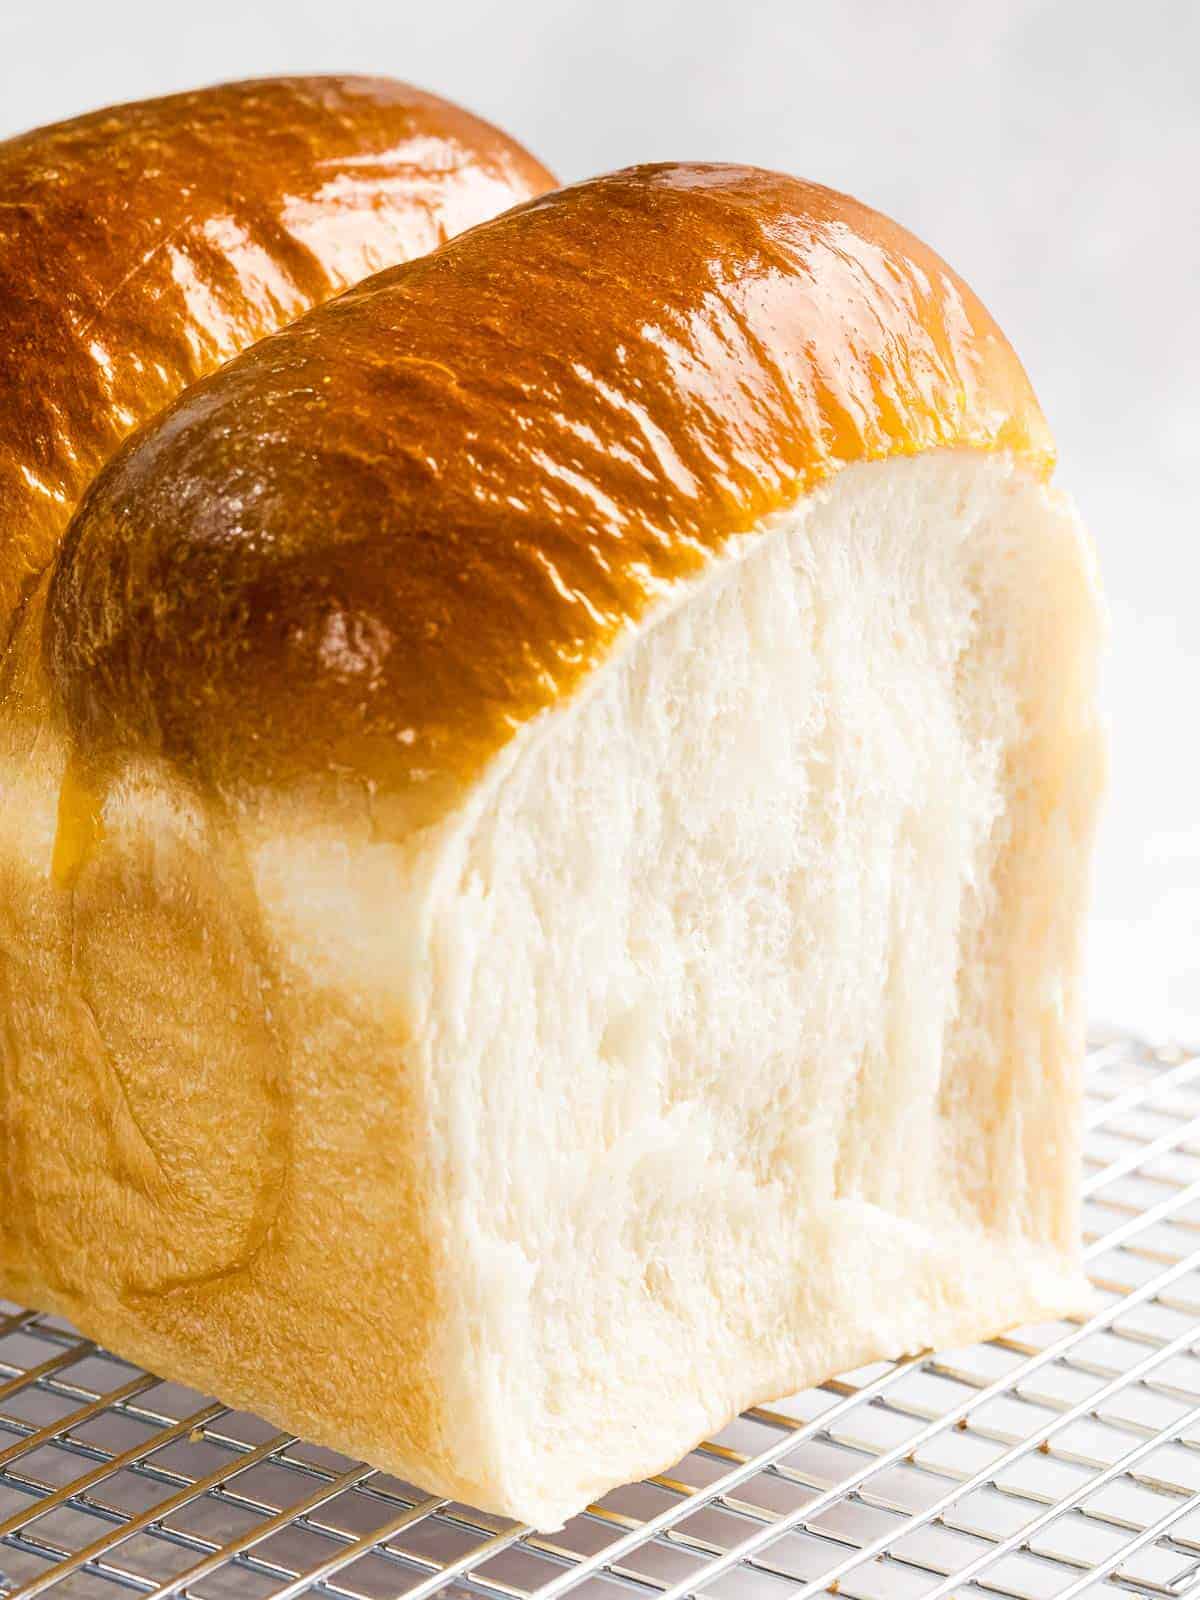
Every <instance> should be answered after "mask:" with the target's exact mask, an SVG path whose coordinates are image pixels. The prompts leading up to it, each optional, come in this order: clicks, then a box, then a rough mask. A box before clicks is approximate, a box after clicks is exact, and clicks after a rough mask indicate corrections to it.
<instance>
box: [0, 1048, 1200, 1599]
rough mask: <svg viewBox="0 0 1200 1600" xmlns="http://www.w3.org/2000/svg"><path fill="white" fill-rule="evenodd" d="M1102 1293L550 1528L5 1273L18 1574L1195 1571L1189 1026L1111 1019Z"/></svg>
mask: <svg viewBox="0 0 1200 1600" xmlns="http://www.w3.org/2000/svg"><path fill="white" fill-rule="evenodd" d="M1089 1069H1090V1070H1089V1073H1088V1100H1087V1127H1088V1136H1087V1162H1088V1167H1087V1177H1086V1183H1085V1194H1086V1204H1085V1230H1086V1239H1087V1250H1088V1259H1089V1264H1090V1268H1091V1272H1092V1276H1093V1279H1094V1281H1095V1284H1096V1287H1097V1289H1098V1291H1099V1302H1098V1303H1099V1309H1098V1310H1096V1311H1095V1313H1094V1315H1092V1316H1090V1317H1089V1318H1087V1319H1086V1320H1082V1319H1080V1320H1076V1321H1069V1322H1060V1323H1054V1324H1052V1325H1050V1326H1046V1327H1037V1328H1023V1329H1021V1330H1019V1331H1018V1332H1016V1333H1013V1334H1010V1335H1008V1336H1006V1337H1004V1338H1000V1339H993V1340H991V1341H990V1342H989V1343H987V1344H983V1345H978V1346H975V1347H974V1348H972V1349H969V1350H955V1351H946V1352H943V1353H941V1354H939V1355H936V1356H923V1357H917V1358H915V1359H913V1360H908V1361H902V1362H898V1363H895V1364H881V1365H878V1366H874V1367H871V1368H868V1369H865V1370H863V1371H859V1372H854V1373H850V1374H847V1375H846V1376H844V1377H841V1378H836V1379H831V1380H830V1381H829V1382H828V1383H825V1384H822V1385H821V1386H820V1388H818V1389H813V1390H810V1391H808V1392H807V1393H805V1394H800V1395H795V1396H793V1397H792V1398H791V1399H789V1400H785V1401H780V1402H777V1403H776V1404H775V1405H774V1406H771V1407H760V1408H758V1409H756V1410H753V1411H748V1412H746V1413H745V1414H744V1415H743V1416H741V1417H739V1418H738V1419H737V1421H735V1422H734V1423H732V1424H731V1425H730V1426H729V1427H728V1428H726V1429H724V1430H723V1431H722V1432H721V1433H719V1434H717V1435H716V1436H714V1437H713V1438H712V1439H711V1440H709V1441H707V1442H706V1443H705V1444H703V1445H701V1446H700V1447H699V1448H698V1449H696V1450H694V1451H692V1453H691V1454H690V1455H688V1456H687V1457H686V1458H685V1459H684V1460H683V1461H681V1462H679V1463H678V1465H677V1466H675V1467H673V1468H672V1469H671V1471H670V1472H668V1473H665V1474H663V1475H662V1476H661V1477H658V1478H654V1479H652V1480H650V1481H648V1482H646V1483H640V1484H634V1485H631V1486H629V1487H628V1488H625V1489H620V1490H617V1491H616V1492H615V1493H613V1494H611V1495H608V1496H606V1497H605V1499H604V1500H602V1501H601V1502H600V1503H599V1504H597V1505H594V1506H592V1507H590V1508H589V1510H588V1511H587V1512H586V1513H585V1514H584V1515H583V1516H580V1517H576V1518H575V1519H574V1520H573V1521H572V1522H571V1523H569V1524H568V1526H567V1527H566V1528H565V1529H564V1530H563V1531H562V1532H561V1533H556V1534H549V1535H546V1534H542V1535H539V1534H534V1533H532V1532H531V1531H529V1530H528V1529H524V1528H520V1527H515V1526H513V1525H512V1524H509V1523H504V1522H501V1521H500V1520H498V1519H496V1518H493V1517H489V1516H485V1515H484V1514H482V1513H481V1512H477V1511H474V1510H472V1509H470V1508H469V1507H467V1506H462V1505H457V1504H454V1503H453V1502H448V1501H446V1500H442V1499H438V1498H436V1497H431V1496H429V1495H427V1494H424V1493H423V1492H421V1491H420V1490H419V1489H417V1488H415V1487H414V1486H412V1485H411V1484H406V1483H401V1482H399V1481H398V1480H396V1479H395V1478H390V1477H387V1476H385V1475H384V1474H382V1473H379V1472H374V1471H372V1470H371V1469H370V1468H369V1467H365V1466H363V1465H361V1464H359V1463H357V1462H353V1461H349V1460H346V1459H345V1458H343V1457H340V1456H336V1455H334V1454H333V1453H332V1452H330V1451H328V1450H323V1449H319V1448H317V1447H315V1446H312V1445H307V1444H305V1443H303V1442H302V1441H300V1440H298V1439H296V1438H294V1437H293V1436H292V1435H290V1434H283V1433H277V1432H275V1431H274V1430H273V1429H271V1428H269V1427H268V1426H267V1425H266V1424H265V1423H262V1422H260V1421H259V1420H257V1419H256V1418H253V1417H249V1416H246V1415H244V1414H242V1413H237V1412H231V1411H229V1410H227V1409H226V1408H225V1407H223V1406H221V1405H219V1404H217V1403H216V1402H213V1401H209V1400H206V1399H204V1398H203V1397H201V1396H200V1395H197V1394H194V1393H192V1392H191V1391H189V1390H185V1389H182V1388H180V1387H178V1386H177V1385H174V1384H169V1383H161V1382H159V1381H158V1380H157V1379H155V1378H153V1377H151V1376H149V1375H148V1374H146V1373H143V1372H140V1371H138V1370H137V1369H136V1368H133V1367H130V1366H129V1365H128V1364H126V1363H124V1362H121V1361H118V1360H117V1359H116V1358H114V1357H113V1356H111V1355H108V1354H106V1353H105V1352H103V1351H100V1350H98V1349H96V1348H95V1346H93V1345H91V1344H89V1343H88V1342H87V1341H85V1340H83V1339H81V1338H80V1337H79V1335H78V1334H76V1333H75V1332H74V1331H73V1330H72V1329H71V1328H69V1327H68V1326H67V1325H66V1324H65V1323H63V1322H61V1321H59V1320H58V1319H56V1318H53V1317H48V1316H41V1315H38V1314H36V1313H33V1312H28V1311H23V1310H21V1309H20V1308H19V1307H16V1306H12V1305H9V1304H7V1303H5V1302H3V1301H0V1594H3V1595H5V1596H6V1597H12V1600H15V1597H16V1596H21V1597H32V1596H34V1595H38V1594H43V1593H46V1592H47V1591H50V1590H53V1591H54V1594H55V1600H116V1597H117V1595H118V1591H124V1592H125V1593H128V1591H129V1590H136V1591H138V1592H139V1593H141V1594H149V1595H153V1596H154V1597H156V1600H159V1597H163V1600H165V1597H167V1596H175V1595H179V1596H189V1597H195V1600H268V1597H271V1600H291V1597H292V1596H296V1595H300V1594H308V1593H310V1592H312V1593H320V1594H324V1595H328V1596H344V1597H347V1600H393V1597H397V1600H398V1597H400V1596H404V1597H405V1600H433V1597H435V1596H436V1597H437V1600H558V1597H559V1596H565V1595H567V1594H570V1595H571V1596H572V1597H573V1600H619V1597H620V1596H621V1595H626V1596H627V1595H628V1594H629V1593H630V1591H637V1592H640V1593H642V1594H643V1595H647V1596H654V1597H657V1600H685V1597H686V1596H690V1595H693V1594H698V1593H701V1592H702V1593H703V1594H704V1595H706V1596H708V1595H711V1596H713V1597H715V1600H785V1597H786V1600H804V1597H805V1596H808V1595H815V1594H820V1593H841V1594H842V1595H846V1596H851V1597H854V1600H858V1597H861V1600H937V1597H940V1596H950V1595H953V1596H955V1597H956V1600H984V1597H985V1596H993V1597H994V1596H1005V1597H1015V1600H1051V1597H1056V1600H1073V1597H1074V1596H1077V1595H1083V1594H1086V1595H1088V1596H1089V1597H1091V1596H1095V1597H1106V1596H1113V1597H1115V1596H1117V1595H1125V1596H1128V1595H1129V1594H1130V1593H1131V1592H1132V1593H1133V1594H1135V1595H1142V1596H1158V1597H1164V1596H1165V1597H1168V1600H1188V1597H1191V1596H1194V1595H1200V1358H1198V1356H1197V1347H1198V1346H1200V1055H1196V1054H1188V1053H1184V1052H1182V1051H1152V1050H1150V1049H1149V1048H1148V1047H1146V1046H1144V1045H1141V1044H1138V1043H1135V1042H1134V1041H1131V1040H1128V1039H1119V1038H1117V1039H1108V1040H1094V1041H1093V1044H1092V1047H1091V1050H1090V1055H1089Z"/></svg>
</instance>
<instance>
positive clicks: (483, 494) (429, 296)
mask: <svg viewBox="0 0 1200 1600" xmlns="http://www.w3.org/2000/svg"><path fill="white" fill-rule="evenodd" d="M939 446H966V447H972V448H980V449H1007V450H1010V451H1012V452H1014V453H1015V454H1016V455H1018V456H1019V457H1022V458H1024V459H1025V460H1026V461H1027V463H1029V464H1030V465H1031V467H1032V468H1033V469H1034V470H1035V471H1038V472H1040V473H1048V472H1049V470H1050V468H1051V465H1052V453H1051V445H1050V441H1049V436H1048V433H1047V431H1046V426H1045V423H1044V420H1043V418H1042V416H1041V413H1040V411H1039V409H1038V406H1037V402H1036V400H1035V398H1034V396H1033V394H1032V392H1031V390H1030V387H1029V384H1028V380H1027V379H1026V377H1025V374H1024V372H1023V371H1022V369H1021V367H1020V365H1019V363H1018V361H1017V359H1016V357H1015V355H1014V354H1013V352H1012V350H1011V349H1010V348H1009V346H1008V344H1007V343H1006V342H1005V340H1004V338H1003V337H1002V335H1001V334H1000V332H999V330H998V329H997V328H996V326H995V324H994V323H993V322H992V320H991V318H990V317H989V316H988V314H987V313H986V311H984V309H983V308H982V306H981V305H980V304H979V302H978V301H977V300H976V299H975V297H974V296H973V295H972V294H971V292H970V290H969V289H967V288H966V286H965V285H964V284H963V283H962V282H961V280H960V279H958V278H957V277H956V276H955V275H954V274H953V273H952V272H951V271H950V270H949V268H948V267H946V265H945V264H944V263H943V262H942V261H940V260H939V258H938V257H936V256H935V255H934V254H933V253H932V252H931V251H929V250H928V249H926V248H925V247H924V246H923V245H921V244H920V243H919V242H918V241H917V240H915V239H913V238H912V237H911V235H909V234H907V233H905V232H904V230H902V229H901V228H899V227H897V226H896V225H895V224H894V223H892V222H889V221H888V220H887V219H885V218H883V217H881V216H879V215H878V214H877V213H875V212H873V211H871V210H869V209H868V208H867V207H865V206H862V205H860V204H858V203H857V202H855V201H853V200H850V199H848V198H847V197H845V196H843V195H839V194H836V193H834V192H832V191H830V190H827V189H823V188H820V187H817V186H815V185H812V184H807V183H802V182H799V181H797V180H795V179H792V178H788V177H783V176H780V175H778V174H773V173H768V172H762V171H757V170H753V169H747V168H739V167H717V166H656V167H642V168H634V169H631V170H629V171H626V172H621V173H616V174H613V175H611V176H609V177H605V178H600V179H596V180H593V181H590V182H587V183H584V184H580V185H578V186H576V187H574V188H571V189H567V190H562V191H559V192H558V193H556V194H552V195H548V196H546V197H544V198H543V199H541V200H537V201H534V202H532V203H530V204H528V205H526V206H522V207H520V208H519V209H517V210H516V211H513V212H510V213H508V214H507V215H506V216H504V217H502V218H499V219H497V220H496V221H494V222H492V223H490V224H489V225H487V226H485V227H482V228H478V229H475V230H472V231H471V232H470V233H469V234H467V235H465V236H464V237H463V238H461V239H458V240H455V241H453V242H451V243H450V244H448V245H446V246H444V247H443V248H442V249H440V250H439V251H437V252H435V253H434V254H433V255H432V256H430V257H427V258H426V259H425V260H423V261H419V262H414V263H412V264H410V265H407V266H404V267H401V268H397V269H394V270H392V271H390V272H386V273H383V274H380V275H379V276H377V277H376V278H374V279H372V280H370V281H368V282H367V283H364V284H362V285H360V286H359V287H357V288H356V289H354V290H352V291H350V292H349V293H347V294H346V295H343V296H342V297H340V298H339V299H338V300H337V301H336V302H334V303H333V304H331V305H329V306H326V307H324V308H322V309H321V310H318V311H316V312H314V313H312V314H311V315H309V316H308V317H306V318H304V319H302V320H301V321H300V322H299V323H297V324H295V325H294V326H292V327H290V328H288V329H287V330H285V331H284V332H283V333H281V334H279V335H277V336H275V337H274V338H271V339H269V340H266V341H264V342H263V343H261V344H259V345H258V346H256V347H255V348H254V349H253V350H251V351H249V352H248V353H247V354H246V355H244V356H242V357H240V358H239V359H238V360H237V361H235V362H233V363H231V364H230V366H229V367H227V368H226V369H225V370H224V371H223V372H221V373H220V374H219V375H217V376H216V377H215V378H213V379H211V380H209V381H208V382H206V383H202V384H200V385H198V386H197V387H195V388H193V389H192V390H190V391H189V392H188V393H187V394H186V395H184V396H183V397H182V398H181V399H180V400H179V401H178V402H177V403H176V404H175V405H174V406H173V407H172V408H171V409H170V411H169V412H168V413H167V414H166V415H165V416H164V417H163V418H162V419H161V420H160V421H159V422H158V423H157V424H156V425H155V426H154V427H153V428H152V429H151V430H149V431H148V433H146V434H145V435H144V436H142V437H141V438H140V439H139V440H138V441H137V442H136V445H135V447H134V448H131V449H128V450H126V451H125V452H123V453H122V454H121V456H120V457H119V458H118V459H117V460H116V461H115V462H114V463H113V464H112V467H111V468H110V469H109V470H108V471H107V472H106V473H105V474H104V475H103V476H102V477H101V479H100V480H99V482H98V483H97V485H96V486H95V487H94V489H93V491H92V493H91V494H90V495H89V497H88V499H87V501H86V502H85V504H84V506H83V508H82V509H81V512H80V515H79V516H78V518H77V519H76V521H75V523H74V525H73V527H72V529H71V531H70V533H69V534H68V537H67V541H66V545H65V547H64V552H63V557H62V560H61V562H60V565H59V569H58V572H57V574H56V578H55V582H54V585H53V588H52V592H51V597H50V606H49V612H48V627H47V641H46V643H47V660H48V661H49V662H50V664H51V669H52V672H53V675H54V677H55V680H56V683H57V686H58V690H59V692H60V694H61V696H62V700H63V703H64V705H65V707H66V709H67V712H68V715H69V719H70V722H71V726H72V728H73V731H74V734H75V737H76V738H77V740H78V741H79V743H80V744H81V745H82V747H83V749H84V750H85V751H87V752H90V753H92V754H97V753H99V752H102V751H115V752H123V751H128V750H131V749H142V750H145V749H150V750H154V751H157V752H160V753H165V754H166V755H168V756H169V757H171V758H173V759H175V760H177V761H179V762H181V763H182V764H183V765H184V766H186V767H187V768H188V769H189V770H190V771H192V772H193V773H194V774H196V775H203V776H205V777H206V778H208V779H210V780H214V781H216V782H217V783H218V784H220V785H223V786H224V785H235V786H236V784H238V783H239V782H240V781H243V780H247V781H292V780H295V779H296V778H297V777H300V776H312V775H313V774H326V773H330V772H334V773H336V772H346V771H349V772H351V773H355V774H359V775H361V776H363V777H365V778H366V779H367V780H368V781H369V782H371V783H372V784H373V785H375V786H377V787H381V788H382V789H383V790H384V792H385V793H390V794H391V795H392V796H393V797H395V796H402V797H404V803H405V805H406V806H410V805H415V808H416V810H415V813H413V812H406V816H407V817H408V819H409V820H412V819H413V817H414V815H415V816H420V815H422V814H425V815H428V814H432V813H436V811H437V810H439V809H440V808H441V807H442V806H443V805H444V804H445V803H446V802H447V799H448V798H449V796H451V795H452V794H453V793H454V792H456V790H457V789H458V788H459V786H460V785H461V784H462V783H463V782H464V781H465V780H467V779H469V778H470V777H471V776H472V775H473V774H475V773H477V772H478V771H479V770H480V768H481V766H482V765H483V764H484V763H485V762H486V761H487V760H488V758H489V757H490V756H491V755H493V754H494V753H495V752H496V750H497V749H498V748H499V747H500V746H501V745H502V744H503V743H504V742H505V741H506V740H507V738H508V737H509V736H510V735H511V733H512V731H513V729H514V728H515V727H517V726H518V725H520V724H521V723H522V722H524V721H526V720H528V719H529V718H530V717H531V716H533V715H534V714H535V713H536V712H537V711H538V710H540V709H541V708H543V707H545V706H548V705H550V704H553V703H554V702H555V701H556V700H557V699H558V698H559V697H561V696H562V695H563V694H564V693H565V692H566V691H567V690H569V689H570V687H571V686H572V685H573V684H574V683H575V682H576V681H577V680H578V679H579V678H580V676H581V675H582V674H584V673H585V672H586V671H587V670H588V669H589V667H591V666H592V665H593V664H594V663H595V662H596V661H597V660H598V659H599V657H600V656H601V655H602V654H603V652H604V651H605V649H606V648H607V647H608V646H609V644H610V643H611V641H612V640H613V638H614V637H615V635H616V634H617V633H618V632H619V631H620V630H621V629H622V628H623V627H624V626H625V625H626V624H627V623H629V622H630V621H631V620H634V619H636V618H638V617H639V616H640V615H642V614H643V613H644V611H645V610H646V607H647V606H648V605H649V604H650V602H651V601H652V600H653V598H654V597H655V595H657V594H660V593H661V592H662V587H663V585H664V584H665V583H668V582H670V581H671V580H673V579H676V578H678V577H680V576H683V575H686V574H689V573H692V572H695V571H697V570H699V569H700V567H701V566H702V565H703V564H704V563H705V562H706V561H708V560H709V559H710V558H711V556H712V555H713V554H714V553H715V552H716V551H717V550H719V548H720V547H721V545H722V544H723V543H724V541H725V540H726V539H727V538H728V537H729V536H730V535H731V534H736V533H738V532H740V531H742V530H746V529H749V528H751V527H752V526H753V525H754V524H755V523H756V522H758V520H759V519H760V518H762V517H763V516H764V515H765V514H767V513H769V512H772V511H774V510H776V509H778V508H781V507H783V506H785V505H787V504H788V503H789V502H791V501H792V500H794V499H795V498H796V497H797V496H798V495H799V494H801V493H803V492H805V491H806V490H809V489H812V488H813V487H814V486H816V485H818V484H819V483H820V482H821V481H822V480H824V479H827V478H828V477H829V476H830V475H832V474H833V473H835V472H837V471H838V470H839V469H840V468H841V467H842V466H844V465H846V464H848V463H851V462H855V461H867V460H874V459H879V458H882V457H886V456H890V455H896V454H911V453H914V452H918V451H922V450H928V449H932V448H936V447H939Z"/></svg>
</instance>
